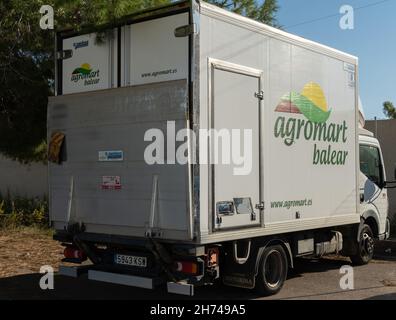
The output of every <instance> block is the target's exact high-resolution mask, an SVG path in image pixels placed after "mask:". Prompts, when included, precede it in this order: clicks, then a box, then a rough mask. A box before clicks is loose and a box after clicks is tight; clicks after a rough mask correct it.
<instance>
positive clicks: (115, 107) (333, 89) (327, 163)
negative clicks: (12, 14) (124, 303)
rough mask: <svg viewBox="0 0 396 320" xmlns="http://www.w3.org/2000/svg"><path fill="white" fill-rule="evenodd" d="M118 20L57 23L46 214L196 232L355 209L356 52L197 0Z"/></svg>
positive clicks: (218, 233) (292, 225)
mask: <svg viewBox="0 0 396 320" xmlns="http://www.w3.org/2000/svg"><path fill="white" fill-rule="evenodd" d="M111 30H114V32H113V33H114V37H110V38H109V39H108V40H106V41H105V42H104V43H103V42H102V43H100V44H99V43H95V34H94V33H90V34H73V33H68V32H60V33H59V34H58V51H59V52H60V54H59V55H58V56H59V57H63V59H60V60H58V68H57V69H58V77H57V96H56V97H53V98H51V99H50V103H49V109H48V139H49V141H51V143H52V146H55V147H54V148H55V150H56V145H57V144H56V142H58V147H59V154H58V157H55V159H54V160H55V161H53V162H51V163H50V165H49V173H50V174H49V183H50V215H51V221H52V223H53V225H54V226H55V229H57V230H63V229H65V228H67V227H68V226H69V225H70V224H72V223H78V224H79V225H80V226H84V232H85V233H87V234H101V235H106V236H114V237H115V236H123V237H132V238H146V237H151V238H155V239H160V240H164V241H178V242H183V243H194V244H204V243H215V242H221V241H228V240H236V239H247V238H254V237H260V236H264V235H273V234H281V233H287V232H294V231H301V230H312V229H320V228H326V227H332V226H340V225H347V224H358V223H359V221H360V214H359V187H358V172H359V160H358V131H357V130H358V129H357V128H358V99H357V97H358V92H357V75H358V70H357V69H358V61H357V58H355V57H353V56H351V55H348V54H345V53H342V52H339V51H337V50H334V49H331V48H328V47H326V46H323V45H320V44H317V43H314V42H311V41H308V40H305V39H302V38H299V37H296V36H294V35H290V34H288V33H286V32H283V31H281V30H278V29H275V28H272V27H269V26H266V25H263V24H260V23H258V22H255V21H252V20H250V19H247V18H244V17H241V16H238V15H235V14H232V13H229V12H227V11H225V10H221V9H219V8H217V7H214V6H212V5H209V4H206V3H204V2H199V1H187V2H182V3H177V4H173V5H171V6H167V7H164V8H160V9H158V10H152V11H150V12H145V13H139V14H136V15H134V16H131V17H130V18H129V19H128V20H127V21H123V22H122V23H120V25H118V26H116V27H114V26H112V29H111ZM66 51H67V52H66ZM150 129H154V130H157V131H149V130H150ZM187 129H189V131H187ZM180 130H184V131H183V132H188V134H187V135H188V137H190V138H191V139H189V140H188V143H187V144H186V143H185V141H184V140H183V139H176V140H177V141H175V138H176V137H177V136H178V133H179V132H180ZM205 130H206V131H205ZM210 130H212V131H211V132H210ZM222 130H223V131H222ZM158 131H160V132H162V133H163V141H162V142H163V143H162V145H163V146H164V161H163V163H162V162H161V161H159V163H154V164H152V163H148V162H147V160H146V158H145V152H147V150H149V149H148V148H150V146H152V144H153V143H154V142H155V139H154V138H153V135H150V132H151V133H153V132H157V133H158ZM205 132H210V134H209V135H206V136H205V135H204V134H203V133H205ZM219 132H220V133H221V132H223V133H224V132H228V133H230V136H229V137H230V138H231V140H233V141H234V142H235V140H234V139H237V140H236V143H235V144H233V148H232V156H231V163H213V161H212V160H213V159H215V158H216V157H217V156H218V153H217V152H218V151H219V150H218V149H219V148H216V146H217V147H219V146H220V153H221V150H222V149H221V148H222V147H223V146H224V145H226V142H227V136H223V135H222V134H219ZM233 132H235V133H241V134H242V136H239V137H236V136H234V135H233ZM59 137H61V138H60V139H59ZM192 137H195V139H193V138H192ZM249 137H250V138H251V139H249ZM245 138H246V139H247V140H244V139H245ZM57 139H58V140H57ZM238 139H239V140H238ZM172 141H173V142H174V143H175V149H174V150H173V149H172V148H168V147H169V146H170V145H172ZM157 142H161V141H157ZM179 147H180V148H181V147H184V148H185V151H186V154H187V155H188V162H187V163H178V161H176V160H175V153H176V152H177V151H178V150H179ZM234 151H235V152H234ZM55 153H56V152H55ZM220 158H222V157H220ZM233 160H235V161H233Z"/></svg>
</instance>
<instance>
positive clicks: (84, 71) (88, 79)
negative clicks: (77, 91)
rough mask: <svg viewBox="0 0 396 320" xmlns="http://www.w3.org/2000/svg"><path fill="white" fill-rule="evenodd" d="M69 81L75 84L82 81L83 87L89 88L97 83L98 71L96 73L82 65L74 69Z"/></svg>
mask: <svg viewBox="0 0 396 320" xmlns="http://www.w3.org/2000/svg"><path fill="white" fill-rule="evenodd" d="M71 81H73V82H75V83H77V82H79V81H84V86H90V85H94V84H97V83H99V81H100V78H99V69H98V70H96V71H93V70H92V67H91V65H90V64H88V63H83V64H82V65H81V67H78V68H76V69H74V71H73V73H72V76H71Z"/></svg>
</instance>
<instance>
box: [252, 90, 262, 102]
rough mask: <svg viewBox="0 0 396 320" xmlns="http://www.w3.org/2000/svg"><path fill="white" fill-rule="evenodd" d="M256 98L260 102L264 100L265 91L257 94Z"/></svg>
mask: <svg viewBox="0 0 396 320" xmlns="http://www.w3.org/2000/svg"><path fill="white" fill-rule="evenodd" d="M254 96H255V97H256V98H257V99H259V100H264V91H259V92H256V93H255V94H254Z"/></svg>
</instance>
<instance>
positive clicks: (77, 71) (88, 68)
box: [73, 63, 92, 74]
mask: <svg viewBox="0 0 396 320" xmlns="http://www.w3.org/2000/svg"><path fill="white" fill-rule="evenodd" d="M91 72H92V68H91V66H90V65H89V64H88V63H84V64H82V65H81V67H79V68H76V69H74V71H73V74H90V73H91Z"/></svg>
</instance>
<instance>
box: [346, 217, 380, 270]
mask: <svg viewBox="0 0 396 320" xmlns="http://www.w3.org/2000/svg"><path fill="white" fill-rule="evenodd" d="M373 255H374V236H373V231H372V230H371V228H370V226H369V225H367V224H364V225H363V227H362V229H361V230H360V234H359V242H358V243H357V253H356V254H354V255H353V256H351V257H350V258H351V260H352V263H353V264H355V265H358V266H359V265H365V264H368V263H369V262H370V260H371V259H372V258H373Z"/></svg>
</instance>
